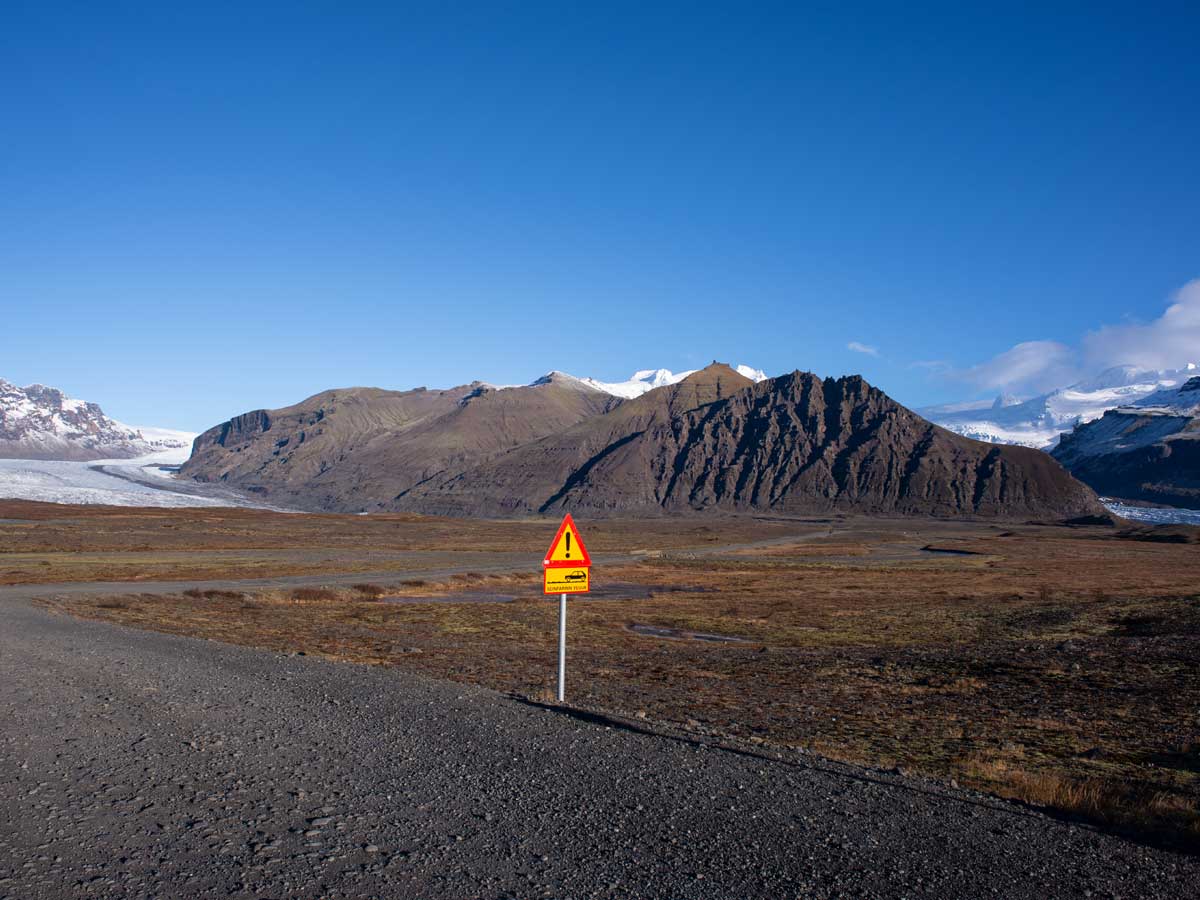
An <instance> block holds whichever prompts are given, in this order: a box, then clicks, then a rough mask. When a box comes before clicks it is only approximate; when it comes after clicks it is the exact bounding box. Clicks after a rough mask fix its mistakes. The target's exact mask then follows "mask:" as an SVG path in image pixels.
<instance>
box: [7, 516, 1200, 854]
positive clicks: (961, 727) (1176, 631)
mask: <svg viewBox="0 0 1200 900" xmlns="http://www.w3.org/2000/svg"><path fill="white" fill-rule="evenodd" d="M347 518H350V517H347ZM368 518H369V517H368ZM660 525H661V523H656V524H655V525H654V526H652V527H651V526H648V527H647V529H646V530H645V531H642V530H638V529H637V528H634V527H632V526H631V525H623V526H620V528H623V529H625V530H624V532H623V533H624V535H625V540H626V546H627V548H635V547H636V548H639V549H641V550H644V551H650V552H646V553H644V554H643V555H642V559H641V561H640V562H635V563H628V564H622V565H617V566H602V567H598V568H597V569H596V570H595V572H594V573H593V575H594V581H595V582H596V585H597V586H598V587H599V586H603V585H610V586H611V585H626V586H628V588H629V590H628V593H627V594H621V593H620V591H618V592H617V594H616V595H615V596H613V597H612V598H611V599H590V600H572V601H571V614H570V616H571V617H570V648H569V653H570V656H569V659H570V663H569V664H570V667H571V680H570V686H571V692H570V696H569V699H570V700H571V702H573V703H575V704H579V705H582V706H586V707H591V708H596V709H604V710H610V711H613V712H616V713H620V714H624V715H636V714H638V713H641V714H644V715H645V716H647V717H648V718H650V719H653V720H658V721H663V722H669V723H677V724H679V725H681V726H682V727H693V726H689V725H687V723H688V722H694V723H699V726H698V727H702V728H704V729H708V730H711V731H714V732H718V733H721V734H726V735H730V736H732V737H736V738H742V739H747V740H754V741H761V740H768V741H771V742H774V743H777V744H782V745H796V746H803V747H806V748H809V749H811V750H814V751H816V752H820V753H823V754H824V755H827V756H829V757H832V758H837V759H843V760H847V761H852V762H860V763H865V764H869V765H880V766H893V765H902V766H904V767H905V768H907V769H909V770H911V771H914V772H919V773H925V774H928V775H932V776H936V777H941V778H946V779H949V778H955V779H958V780H959V781H960V782H963V783H965V784H969V785H972V786H975V787H978V788H981V789H984V790H988V791H992V792H995V793H998V794H1001V795H1004V796H1009V797H1014V798H1016V799H1020V800H1023V801H1025V802H1028V803H1033V804H1038V805H1044V806H1047V807H1048V808H1052V809H1056V810H1060V811H1063V812H1066V813H1070V814H1072V815H1078V816H1081V817H1085V818H1087V819H1088V820H1090V821H1094V822H1097V823H1100V824H1103V825H1104V826H1106V827H1111V828H1118V829H1125V830H1130V831H1136V832H1137V833H1140V834H1143V835H1147V836H1152V837H1154V838H1155V839H1157V840H1164V841H1167V842H1171V843H1173V844H1174V845H1176V846H1195V845H1196V844H1197V843H1198V842H1200V831H1198V830H1197V828H1198V826H1197V823H1198V822H1200V807H1198V803H1200V755H1198V750H1197V748H1200V722H1198V721H1197V718H1196V709H1197V708H1200V554H1197V553H1196V551H1195V547H1194V546H1192V545H1185V544H1173V543H1168V542H1156V541H1143V540H1123V539H1117V538H1115V537H1114V535H1113V532H1111V531H1108V530H1105V529H1065V528H1049V527H1042V528H1035V527H1029V526H1010V527H1006V528H996V527H992V526H987V525H971V526H965V525H964V526H950V525H946V524H945V523H914V522H912V521H900V522H891V523H888V522H878V521H874V522H857V523H856V522H838V523H836V526H837V530H838V531H839V533H837V534H828V535H826V534H825V532H826V531H829V530H830V528H831V526H829V525H824V524H813V523H791V524H790V525H788V526H787V527H790V528H792V529H793V533H794V534H796V535H807V536H806V537H804V539H803V540H792V541H785V542H782V543H779V544H776V545H770V546H768V547H765V548H763V549H765V550H767V551H769V552H764V553H754V552H748V550H753V549H755V548H747V549H742V550H736V551H734V552H729V553H723V554H717V555H715V556H705V555H699V554H697V553H694V552H692V551H691V550H689V551H687V552H684V553H680V552H673V551H672V550H671V546H668V544H670V543H671V542H665V543H664V544H663V545H662V546H655V545H654V543H653V540H651V538H652V537H653V535H654V534H656V533H660V532H655V530H654V529H655V528H658V527H660ZM492 526H493V523H483V524H482V525H480V526H479V527H480V529H481V533H486V532H487V529H489V528H491V527H492ZM56 527H63V526H61V525H60V526H56ZM272 527H274V526H272ZM307 527H308V526H306V525H303V524H301V526H298V528H299V530H300V531H301V532H302V533H304V532H305V529H306V528H307ZM337 527H338V528H340V527H345V528H351V527H353V523H350V522H345V523H342V524H341V525H338V526H337ZM372 527H375V526H372ZM393 527H395V528H396V529H397V530H398V531H400V530H403V529H408V528H412V527H416V526H415V525H414V524H413V523H412V522H402V523H398V524H394V525H393ZM462 527H463V530H464V533H470V530H471V529H472V528H474V527H475V525H474V524H473V523H464V524H463V526H462ZM586 527H587V526H586V525H585V528H586ZM609 527H611V528H617V526H609ZM687 527H688V528H693V525H692V523H687ZM758 527H759V526H757V525H755V526H754V528H758ZM773 527H774V528H775V529H776V530H774V531H772V530H771V529H770V528H766V527H765V526H763V527H762V529H761V531H760V532H759V533H760V534H762V535H764V536H765V537H767V538H772V539H775V538H777V537H778V533H779V532H778V529H781V528H782V527H783V526H781V525H779V523H775V525H774V526H773ZM330 530H331V531H335V532H336V530H337V528H334V527H332V526H330ZM547 531H549V534H552V532H553V528H552V527H549V528H548V526H547V525H546V523H542V524H541V526H540V532H539V533H538V536H537V537H536V539H530V540H529V541H528V547H527V548H526V549H527V552H528V554H529V557H530V559H531V565H530V570H529V571H527V572H523V573H518V574H509V575H497V574H489V573H488V572H486V571H484V568H485V567H484V566H482V564H481V563H480V562H476V561H474V560H475V559H478V557H476V558H473V559H472V561H470V562H468V564H466V565H463V566H462V568H461V569H460V570H459V572H460V574H458V575H457V576H451V575H447V576H446V577H444V578H441V577H439V578H407V579H404V578H402V576H401V577H398V578H397V580H396V581H394V582H393V581H391V580H386V581H383V582H380V583H374V582H371V583H367V582H360V583H358V584H353V585H348V586H346V587H330V588H324V589H317V593H313V594H308V593H305V594H303V596H302V599H300V600H297V599H296V595H297V593H299V591H297V590H295V589H287V588H279V589H272V590H263V591H260V592H258V593H256V594H255V595H254V597H253V598H252V599H248V598H240V597H239V598H235V597H228V598H223V597H219V596H216V597H210V596H209V595H208V592H206V591H202V590H201V591H199V593H198V595H195V596H193V595H191V592H188V594H187V595H183V596H181V595H170V596H147V595H130V596H127V597H122V598H119V599H118V600H114V599H113V598H109V599H106V600H103V601H99V600H96V599H88V598H84V597H64V598H62V599H59V600H56V601H54V602H53V605H55V606H57V607H59V608H62V609H64V610H67V611H69V612H72V613H74V614H77V615H83V616H89V617H94V618H100V619H106V620H111V621H118V622H124V623H126V624H131V625H136V626H139V627H143V628H151V629H155V630H160V631H167V632H172V633H180V634H192V635H201V636H205V637H211V638H216V639H219V640H225V641H229V642H231V643H239V644H249V645H254V646H261V647H269V648H272V649H277V650H288V651H301V650H302V651H304V652H306V653H309V654H317V655H323V656H327V657H331V658H336V659H344V660H351V661H355V662H365V663H371V664H375V665H384V666H397V667H404V668H406V669H413V670H417V671H421V672H425V673H428V674H431V675H434V676H437V677H442V678H448V679H453V680H459V681H465V682H472V683H478V684H484V685H487V686H489V687H493V688H496V689H498V690H501V691H510V692H514V693H519V694H522V695H525V696H532V697H538V698H542V699H543V700H545V699H552V697H553V694H552V691H551V688H550V685H551V684H552V683H553V673H554V665H555V637H556V607H555V604H554V603H553V602H547V601H546V600H545V598H543V597H542V595H541V587H540V583H539V581H538V573H537V571H536V566H537V561H538V559H539V558H540V553H541V551H542V550H543V549H544V544H545V543H546V541H547V540H548V537H549V535H548V534H547ZM752 531H753V528H751V527H750V526H747V525H738V526H737V527H735V528H731V530H730V541H729V542H730V543H733V544H736V543H739V542H740V541H744V540H745V539H746V535H747V534H748V533H750V532H752ZM585 534H586V535H587V536H588V541H589V545H591V544H592V543H593V542H592V538H591V535H592V532H591V530H586V531H585ZM611 534H612V532H610V537H611ZM690 534H691V537H690V539H692V540H701V539H703V540H704V541H705V542H706V543H707V542H709V539H710V538H715V539H719V538H720V531H719V529H715V528H712V529H710V531H709V532H707V533H704V534H701V533H699V532H695V531H693V532H691V533H690ZM308 539H310V538H305V537H302V538H301V541H302V542H303V540H308ZM505 546H506V547H509V546H510V545H505ZM675 546H678V544H675ZM691 546H693V547H694V546H696V545H695V544H693V545H691ZM926 547H935V548H937V549H954V550H962V551H970V553H969V554H960V553H950V554H946V553H935V554H931V553H928V552H925V551H923V549H922V548H926ZM590 549H592V552H593V555H597V550H596V548H595V547H594V546H591V547H590ZM138 552H139V553H143V554H144V553H147V552H148V551H138ZM196 552H197V553H206V552H208V551H204V550H199V551H196ZM510 552H511V550H510V549H504V550H497V551H496V554H497V555H498V556H501V555H503V554H507V553H510ZM0 556H2V555H0ZM2 566H3V563H0V567H2ZM48 574H49V575H53V574H55V572H54V571H53V570H52V572H51V573H48ZM48 580H53V579H52V578H50V579H48ZM301 590H305V591H310V590H314V589H301ZM489 593H492V594H498V595H503V596H507V597H514V598H515V600H514V601H513V602H507V603H483V602H446V600H447V599H451V600H452V599H453V598H455V597H459V598H467V597H470V598H473V599H481V598H486V596H487V595H488V594H489ZM647 593H649V596H647ZM381 597H386V598H387V600H386V601H384V602H381V601H380V599H378V598H381ZM392 598H400V599H404V598H409V599H410V600H420V601H422V602H387V601H390V600H391V599H392ZM430 598H431V599H432V600H434V601H438V602H424V600H425V599H430ZM118 604H119V605H118ZM634 624H638V625H651V626H657V627H663V628H673V629H677V630H678V631H679V632H682V633H708V634H718V635H727V636H731V637H738V638H741V640H740V641H738V642H730V643H705V642H702V641H698V640H688V639H682V640H669V639H665V638H656V637H647V636H644V635H641V634H637V633H635V632H633V631H631V629H630V626H632V625H634Z"/></svg>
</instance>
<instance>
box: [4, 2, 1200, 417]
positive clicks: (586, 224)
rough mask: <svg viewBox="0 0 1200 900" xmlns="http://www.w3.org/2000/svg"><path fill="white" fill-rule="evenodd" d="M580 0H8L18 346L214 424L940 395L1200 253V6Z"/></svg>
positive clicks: (57, 376) (78, 377)
mask: <svg viewBox="0 0 1200 900" xmlns="http://www.w3.org/2000/svg"><path fill="white" fill-rule="evenodd" d="M583 6H584V5H583V4H573V3H566V4H564V3H546V4H535V3H505V4H500V3H479V4H474V3H454V4H447V3H429V4H419V5H408V4H403V3H380V4H364V3H332V2H329V3H304V2H289V3H279V4H267V3H230V4H225V3H218V2H203V3H199V2H197V3H161V2H153V3H151V2H147V3H95V2H83V3H78V4H59V3H55V2H52V0H39V2H35V3H29V4H25V3H21V2H16V3H13V2H9V3H5V4H4V5H3V6H2V7H0V310H2V319H0V377H4V378H7V379H9V380H11V381H16V382H19V383H22V384H23V383H27V382H31V381H41V382H44V383H49V384H54V385H57V386H60V387H63V388H64V389H66V390H67V391H68V392H70V393H72V394H74V395H76V396H81V397H84V398H87V399H92V400H96V401H98V402H100V403H101V404H102V405H104V406H105V408H106V410H107V411H109V412H110V413H111V414H113V415H115V416H117V417H118V418H121V419H123V420H125V421H129V422H134V423H144V424H158V425H166V426H176V427H190V428H194V429H199V428H204V427H207V426H209V425H211V424H213V423H215V422H217V421H219V420H222V419H224V418H227V417H228V416H230V415H231V414H234V413H237V412H239V411H242V410H244V409H248V408H255V407H261V406H267V407H270V406H279V405H284V404H287V403H289V402H294V401H297V400H299V399H301V398H303V397H305V396H307V395H309V394H311V393H313V392H315V391H318V390H321V389H323V388H327V387H332V386H344V385H351V384H372V385H379V386H383V387H393V388H406V387H412V386H416V385H420V384H427V385H430V386H448V385H452V384H457V383H463V382H466V381H470V380H472V379H475V378H480V379H485V380H490V381H494V382H500V383H511V382H523V381H528V380H531V379H533V378H535V377H537V376H538V375H539V374H541V373H543V372H545V371H547V370H549V369H552V368H557V369H563V370H566V371H569V372H574V373H577V374H584V375H593V376H597V377H601V378H609V379H620V378H624V377H626V376H627V375H628V374H629V373H630V372H632V371H633V370H634V369H637V368H643V367H655V366H665V367H669V368H675V369H680V368H691V367H695V366H698V365H703V364H705V363H707V362H708V361H710V360H712V359H714V358H717V359H721V360H725V361H730V362H744V363H750V364H753V365H755V366H758V367H761V368H763V369H766V370H767V371H768V372H769V373H771V374H776V373H779V372H783V371H787V370H791V369H793V368H800V369H811V370H813V371H816V372H818V373H821V374H825V375H837V374H843V373H849V372H861V373H862V374H864V375H865V376H866V377H867V378H868V379H869V380H871V381H872V382H874V383H876V384H877V385H879V386H880V387H882V388H884V389H885V390H887V391H888V392H890V393H891V394H893V395H894V396H895V397H897V398H898V399H900V400H902V401H904V402H907V403H909V404H911V405H920V404H923V403H928V402H935V401H939V400H945V399H953V398H956V397H959V396H969V395H975V394H977V393H984V392H986V391H988V390H991V387H992V384H991V383H990V382H988V383H983V381H981V379H978V378H974V377H973V376H972V373H973V372H977V371H978V367H980V366H981V365H983V364H984V363H985V362H986V361H987V360H989V359H992V358H993V357H995V356H996V355H997V354H1002V353H1004V352H1005V351H1008V350H1009V348H1011V347H1013V346H1014V345H1015V344H1019V343H1021V342H1025V341H1034V340H1037V341H1048V342H1058V344H1061V345H1062V346H1064V347H1066V348H1068V350H1067V352H1068V353H1072V354H1076V353H1078V354H1082V353H1084V351H1082V350H1080V349H1079V348H1080V347H1081V346H1082V342H1085V334H1086V333H1087V332H1088V331H1090V330H1094V329H1097V328H1099V327H1101V326H1105V325H1109V326H1120V325H1121V323H1128V322H1129V321H1130V320H1140V321H1142V322H1146V323H1152V322H1153V320H1154V319H1156V318H1157V317H1159V316H1160V315H1162V313H1163V311H1164V309H1165V308H1166V304H1167V303H1168V299H1169V297H1170V296H1171V295H1172V293H1173V292H1175V291H1178V290H1179V289H1180V288H1182V287H1183V286H1184V285H1185V284H1186V283H1187V282H1189V281H1190V280H1191V279H1194V278H1196V277H1197V276H1200V174H1198V172H1200V169H1198V166H1197V159H1198V154H1200V13H1198V12H1197V10H1198V7H1197V5H1196V4H1195V3H1181V4H1178V5H1160V4H1129V5H1127V6H1126V7H1125V8H1124V9H1123V10H1122V11H1113V9H1115V8H1108V7H1107V5H1104V6H1105V8H1104V9H1103V10H1102V9H1101V6H1102V5H1101V4H1081V5H1079V6H1078V7H1075V8H1073V9H1069V8H1067V7H1061V8H1060V9H1061V10H1062V11H1060V12H1048V11H1034V10H1037V9H1038V7H1039V6H1040V5H1028V6H1027V5H1025V4H1008V5H1004V6H1006V7H1007V8H992V9H991V10H990V11H987V12H984V11H982V10H981V8H980V5H977V4H971V3H968V4H961V3H954V4H945V5H936V6H934V5H925V4H916V5H915V8H914V7H913V6H912V5H910V4H900V3H894V4H887V5H880V6H877V7H874V6H871V5H870V4H858V5H854V8H853V9H851V8H850V7H851V5H850V4H829V5H828V6H821V7H812V8H808V9H805V8H803V7H804V5H803V4H795V3H787V4H778V5H772V4H746V3H728V4H722V5H710V4H704V3H681V4H677V5H676V4H665V3H631V4H628V5H624V4H617V3H612V2H605V3H595V4H591V5H590V9H588V10H584V9H582V7H583ZM451 7H452V8H451ZM650 7H652V9H650ZM851 342H857V343H858V344H862V345H865V346H866V347H870V348H875V349H876V351H877V354H878V355H870V354H866V353H862V352H854V351H852V350H850V349H848V347H847V345H848V344H849V343H851ZM1197 350H1198V352H1197V354H1196V355H1197V356H1200V345H1198V347H1197ZM1101 361H1118V360H1100V359H1095V360H1092V359H1090V358H1089V359H1080V360H1077V361H1076V362H1078V364H1079V365H1080V366H1084V367H1086V366H1087V365H1089V364H1091V363H1094V362H1101ZM1184 361H1185V360H1180V361H1179V362H1180V363H1182V362H1184ZM914 363H926V364H927V365H914ZM934 363H936V365H932V364H934ZM1001 381H1003V379H1001ZM1018 386H1019V385H1018Z"/></svg>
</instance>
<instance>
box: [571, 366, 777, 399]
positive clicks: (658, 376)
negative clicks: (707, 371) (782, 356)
mask: <svg viewBox="0 0 1200 900" xmlns="http://www.w3.org/2000/svg"><path fill="white" fill-rule="evenodd" d="M734 368H735V370H736V371H737V372H738V373H739V374H741V375H744V376H745V377H747V378H749V379H750V380H751V381H754V382H759V381H765V380H766V378H767V373H766V372H764V371H762V369H754V368H751V367H750V366H745V365H738V366H735V367H734ZM698 371H700V370H699V369H688V370H687V371H685V372H672V371H671V370H670V369H639V370H638V371H637V372H634V373H633V375H631V376H630V377H629V379H628V380H626V381H600V380H598V379H596V378H580V379H579V381H582V382H583V383H584V384H586V385H588V386H589V387H593V388H595V389H596V390H598V391H604V393H606V394H612V395H613V396H614V397H625V398H627V399H632V398H633V397H640V396H642V394H644V393H646V392H647V391H652V390H654V389H655V388H660V387H666V386H667V385H669V384H678V383H679V382H681V381H683V379H685V378H687V377H688V376H689V375H694V374H695V373H696V372H698Z"/></svg>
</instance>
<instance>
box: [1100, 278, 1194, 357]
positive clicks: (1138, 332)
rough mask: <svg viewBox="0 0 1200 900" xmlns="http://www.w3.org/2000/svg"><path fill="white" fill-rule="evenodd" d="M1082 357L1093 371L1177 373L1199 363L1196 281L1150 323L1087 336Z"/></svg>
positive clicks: (1107, 328) (1114, 327)
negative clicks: (1114, 368) (1131, 369)
mask: <svg viewBox="0 0 1200 900" xmlns="http://www.w3.org/2000/svg"><path fill="white" fill-rule="evenodd" d="M1083 355H1084V358H1085V359H1086V360H1087V362H1088V364H1089V366H1090V367H1091V368H1093V369H1096V370H1101V369H1106V368H1109V367H1110V366H1120V365H1134V366H1144V367H1145V368H1148V369H1178V368H1180V367H1181V366H1184V365H1186V364H1187V363H1190V362H1200V278H1198V279H1196V280H1194V281H1189V282H1188V283H1187V284H1185V285H1184V286H1183V287H1181V288H1180V289H1179V290H1178V291H1176V292H1175V295H1174V296H1173V297H1171V302H1170V304H1169V305H1168V306H1167V311H1166V312H1164V313H1163V314H1162V315H1161V316H1159V317H1158V318H1157V319H1155V320H1153V321H1152V322H1146V323H1139V322H1131V323H1128V324H1124V325H1105V326H1104V327H1102V328H1100V329H1098V330H1096V331H1090V332H1088V333H1087V334H1086V335H1084V337H1083Z"/></svg>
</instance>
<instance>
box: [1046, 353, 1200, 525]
mask: <svg viewBox="0 0 1200 900" xmlns="http://www.w3.org/2000/svg"><path fill="white" fill-rule="evenodd" d="M1053 453H1054V456H1055V457H1056V458H1057V459H1058V460H1059V461H1060V462H1062V463H1063V465H1065V466H1067V468H1069V469H1070V470H1071V471H1072V472H1073V473H1074V474H1075V475H1076V476H1077V477H1078V478H1080V479H1082V480H1083V481H1086V482H1087V483H1088V484H1090V485H1091V486H1092V487H1093V488H1095V489H1096V490H1097V491H1100V492H1101V493H1103V494H1106V495H1108V496H1112V497H1120V498H1122V499H1126V500H1140V501H1148V502H1151V503H1160V504H1167V505H1171V506H1183V507H1191V508H1193V509H1194V508H1197V507H1200V376H1193V377H1192V378H1189V379H1188V380H1187V381H1185V382H1184V383H1183V384H1182V385H1180V386H1179V387H1177V388H1163V389H1160V390H1157V391H1155V392H1153V393H1151V394H1148V395H1146V396H1144V397H1141V398H1140V399H1138V400H1137V401H1135V402H1134V403H1131V404H1129V405H1127V406H1121V407H1118V408H1116V409H1110V410H1108V411H1106V412H1105V413H1104V415H1102V416H1101V417H1100V418H1098V419H1093V420H1092V421H1090V422H1087V423H1085V424H1082V425H1079V426H1078V427H1077V428H1076V429H1075V430H1074V431H1073V432H1071V433H1070V434H1065V435H1063V438H1062V441H1061V442H1060V443H1059V444H1058V446H1057V447H1055V448H1054V451H1053Z"/></svg>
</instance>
